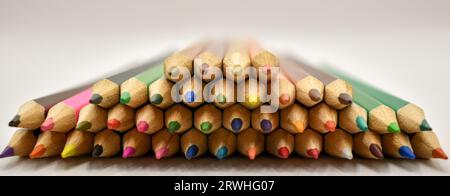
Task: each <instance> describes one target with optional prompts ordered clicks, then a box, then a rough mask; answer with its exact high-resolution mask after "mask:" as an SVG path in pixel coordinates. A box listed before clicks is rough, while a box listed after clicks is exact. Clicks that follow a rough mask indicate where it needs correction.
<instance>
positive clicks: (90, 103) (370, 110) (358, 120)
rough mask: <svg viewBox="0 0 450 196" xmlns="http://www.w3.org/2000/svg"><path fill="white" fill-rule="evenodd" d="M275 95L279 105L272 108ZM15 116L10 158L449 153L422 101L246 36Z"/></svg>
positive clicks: (186, 52) (196, 48)
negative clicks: (282, 53)
mask: <svg viewBox="0 0 450 196" xmlns="http://www.w3.org/2000/svg"><path fill="white" fill-rule="evenodd" d="M252 67H253V68H257V69H258V70H260V71H259V72H256V73H250V72H249V71H248V70H249V69H248V68H252ZM183 70H188V73H189V75H186V74H183ZM214 70H216V71H214ZM217 70H219V72H217ZM222 70H223V71H222ZM276 70H280V71H276ZM274 72H276V74H274ZM192 75H195V76H193V77H191V76H192ZM198 76H200V77H198ZM274 77H276V78H274ZM275 79H276V80H275ZM262 80H265V81H268V82H267V83H262V82H261V81H262ZM258 81H259V82H258ZM274 81H278V84H279V85H275V87H274V85H271V83H275V82H274ZM180 84H181V85H180ZM211 84H219V86H220V87H219V86H216V85H211ZM254 85H256V87H257V88H252V86H253V87H254ZM180 86H182V88H181V90H179V91H178V90H174V89H176V87H180ZM239 87H242V88H244V92H243V93H242V95H241V98H242V99H241V101H239V100H240V99H239V98H237V97H239V96H240V90H239V89H240V88H239ZM274 88H276V89H274ZM205 91H208V92H212V93H211V94H205V93H204V92H205ZM174 92H175V94H179V96H177V97H176V98H174V97H173V94H174ZM262 92H263V93H262ZM271 92H272V93H271ZM273 92H276V94H275V95H276V98H275V99H274V98H272V99H267V98H266V97H264V95H266V94H270V95H271V96H272V97H273ZM207 95H208V96H207ZM209 95H210V96H209ZM274 102H276V103H278V107H277V109H276V111H275V112H264V111H263V109H262V107H263V106H268V105H271V104H273V103H274ZM9 126H11V127H19V128H21V129H19V130H17V131H16V132H15V133H14V135H13V137H12V138H11V140H10V142H9V144H8V146H7V147H6V148H5V149H4V151H3V152H2V153H1V154H0V158H4V157H12V156H20V157H24V156H26V157H29V158H30V159H38V158H45V157H56V156H60V157H62V158H70V157H79V156H92V157H96V158H100V157H115V156H121V157H122V158H124V159H128V158H134V157H145V156H155V158H156V159H164V158H169V157H173V156H177V155H181V154H182V155H183V156H184V157H186V159H188V160H191V159H195V158H199V157H202V156H205V155H206V154H207V153H210V154H212V155H213V156H215V157H216V158H217V159H225V158H227V157H230V156H232V155H233V154H235V153H236V152H237V153H239V154H241V155H243V156H246V157H248V158H249V159H251V160H254V159H256V158H257V157H258V156H259V155H263V154H268V155H271V156H273V157H277V158H281V159H287V158H289V157H292V156H293V154H298V155H299V156H301V157H304V158H310V159H319V158H320V156H321V154H327V155H329V156H332V157H336V158H342V159H353V157H354V155H356V156H357V157H360V158H365V159H383V158H385V157H389V158H398V159H416V158H420V159H431V158H440V159H447V155H446V154H445V152H444V150H443V149H442V148H441V146H440V144H439V141H438V137H437V135H436V134H435V132H434V131H432V129H431V127H430V125H429V124H428V122H427V120H426V119H425V114H424V111H423V110H422V109H421V108H420V107H418V106H417V105H415V104H413V103H410V102H408V101H405V100H403V99H401V98H399V97H396V96H394V95H392V94H391V93H388V92H385V91H383V90H380V89H379V88H376V87H374V86H371V85H369V84H368V83H365V82H363V81H361V80H358V79H356V78H354V77H352V76H350V75H349V74H347V73H344V72H342V71H339V70H338V69H335V68H333V67H331V66H312V65H310V64H308V63H306V62H304V61H302V60H301V59H299V58H296V57H294V56H278V55H276V54H274V53H273V52H272V51H270V50H268V49H266V48H264V47H263V46H262V45H260V44H259V43H258V42H255V41H247V40H234V41H217V40H208V41H201V42H198V43H195V44H192V45H191V46H189V47H187V48H185V49H183V50H180V51H177V52H174V53H173V54H171V55H166V56H164V57H162V58H160V59H157V60H155V61H153V62H150V63H147V64H143V65H140V66H135V67H131V68H130V69H129V70H127V71H124V72H121V73H117V74H116V75H113V76H110V77H109V78H105V79H102V80H99V81H98V82H96V83H95V84H92V85H91V86H89V87H86V88H85V89H80V88H73V89H68V90H67V91H65V92H60V93H56V94H53V95H49V96H45V97H42V98H38V99H34V100H31V101H29V102H27V103H25V104H23V105H22V106H21V107H20V108H19V111H18V113H17V114H16V115H15V116H14V117H13V119H12V120H11V121H10V123H9ZM237 153H236V154H237Z"/></svg>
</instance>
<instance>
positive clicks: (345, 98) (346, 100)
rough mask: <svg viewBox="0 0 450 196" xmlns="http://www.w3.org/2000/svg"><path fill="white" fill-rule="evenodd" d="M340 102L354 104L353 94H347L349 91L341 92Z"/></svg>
mask: <svg viewBox="0 0 450 196" xmlns="http://www.w3.org/2000/svg"><path fill="white" fill-rule="evenodd" d="M338 99H339V102H340V103H341V104H344V105H350V104H352V102H353V98H352V96H350V95H349V94H347V93H341V94H340V95H339V98H338Z"/></svg>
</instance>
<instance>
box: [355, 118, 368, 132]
mask: <svg viewBox="0 0 450 196" xmlns="http://www.w3.org/2000/svg"><path fill="white" fill-rule="evenodd" d="M356 126H358V128H359V130H361V131H363V132H366V131H368V130H369V126H368V125H367V121H366V119H365V118H363V117H362V116H358V117H356Z"/></svg>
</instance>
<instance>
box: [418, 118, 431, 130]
mask: <svg viewBox="0 0 450 196" xmlns="http://www.w3.org/2000/svg"><path fill="white" fill-rule="evenodd" d="M420 130H421V131H431V130H432V128H431V126H430V124H428V121H427V120H426V119H424V120H423V121H422V123H421V124H420Z"/></svg>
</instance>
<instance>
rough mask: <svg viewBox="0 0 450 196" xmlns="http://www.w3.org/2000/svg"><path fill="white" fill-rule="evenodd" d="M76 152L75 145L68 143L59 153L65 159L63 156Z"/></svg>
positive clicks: (67, 156) (73, 154)
mask: <svg viewBox="0 0 450 196" xmlns="http://www.w3.org/2000/svg"><path fill="white" fill-rule="evenodd" d="M76 154H77V150H76V146H74V145H70V144H69V145H66V146H65V147H64V150H63V151H62V153H61V157H62V158H63V159H65V158H69V157H73V156H75V155H76Z"/></svg>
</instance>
